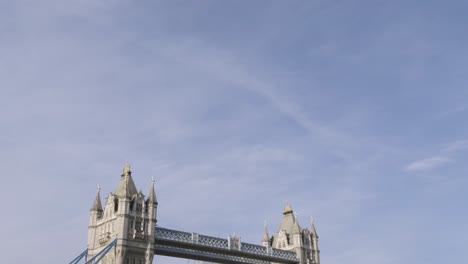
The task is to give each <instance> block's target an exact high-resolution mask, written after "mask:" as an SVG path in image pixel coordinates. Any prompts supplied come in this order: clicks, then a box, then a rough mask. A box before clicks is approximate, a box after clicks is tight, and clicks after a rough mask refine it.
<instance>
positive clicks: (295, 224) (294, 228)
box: [293, 217, 301, 234]
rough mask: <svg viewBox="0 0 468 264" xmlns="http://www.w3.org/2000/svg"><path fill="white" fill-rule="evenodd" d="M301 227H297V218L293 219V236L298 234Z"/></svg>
mask: <svg viewBox="0 0 468 264" xmlns="http://www.w3.org/2000/svg"><path fill="white" fill-rule="evenodd" d="M300 233H301V227H300V226H299V221H297V217H294V226H293V234H300Z"/></svg>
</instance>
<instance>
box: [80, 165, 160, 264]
mask: <svg viewBox="0 0 468 264" xmlns="http://www.w3.org/2000/svg"><path fill="white" fill-rule="evenodd" d="M99 192H100V189H99V188H98V192H97V195H96V198H95V200H94V202H93V206H92V208H91V210H90V211H91V213H90V221H89V226H88V256H87V259H90V258H92V257H93V256H94V255H95V254H97V253H98V252H99V251H100V250H101V249H102V248H103V247H104V246H106V245H107V244H108V243H109V242H110V241H112V240H113V239H114V238H117V244H116V246H115V249H113V250H112V251H111V252H109V253H108V254H107V255H106V256H105V257H104V258H103V259H102V260H101V263H102V264H152V263H153V257H154V234H155V228H156V215H157V206H158V202H157V200H156V194H155V191H154V179H153V180H152V182H151V187H150V190H149V194H148V197H145V195H144V194H143V193H142V192H141V191H137V188H136V186H135V183H134V182H133V179H132V172H131V171H130V165H128V162H127V164H125V167H124V169H123V171H122V175H121V176H120V181H119V184H118V186H117V188H116V189H115V192H113V193H110V194H109V195H108V196H107V198H106V199H105V201H104V203H105V204H104V208H103V207H102V205H101V197H100V193H99Z"/></svg>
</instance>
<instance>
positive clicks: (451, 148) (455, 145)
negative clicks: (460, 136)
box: [442, 139, 468, 153]
mask: <svg viewBox="0 0 468 264" xmlns="http://www.w3.org/2000/svg"><path fill="white" fill-rule="evenodd" d="M466 148H468V140H466V139H464V140H458V141H455V142H452V143H450V144H447V145H446V146H445V147H444V148H443V149H442V152H445V153H453V152H458V151H461V150H464V149H466Z"/></svg>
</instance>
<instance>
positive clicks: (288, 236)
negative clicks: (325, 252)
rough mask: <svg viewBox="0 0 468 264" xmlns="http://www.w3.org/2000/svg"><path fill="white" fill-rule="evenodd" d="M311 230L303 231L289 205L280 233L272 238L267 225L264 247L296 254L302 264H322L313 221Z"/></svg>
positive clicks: (281, 223)
mask: <svg viewBox="0 0 468 264" xmlns="http://www.w3.org/2000/svg"><path fill="white" fill-rule="evenodd" d="M311 222H312V223H311V227H310V230H309V229H307V228H304V229H302V228H301V226H300V225H299V222H298V220H297V217H296V215H294V212H293V210H292V208H291V206H290V205H289V204H288V205H286V207H285V208H284V210H283V218H282V219H281V222H280V225H279V228H278V231H277V232H276V233H275V235H274V236H272V237H271V238H270V237H269V236H268V230H267V227H266V223H265V229H264V231H263V240H262V245H263V246H265V247H268V246H270V247H273V248H278V249H283V250H291V251H294V252H296V255H297V257H298V258H299V260H300V264H320V250H319V247H318V235H317V231H316V230H315V224H314V222H313V221H311Z"/></svg>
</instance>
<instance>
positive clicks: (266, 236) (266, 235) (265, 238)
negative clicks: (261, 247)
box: [262, 221, 270, 243]
mask: <svg viewBox="0 0 468 264" xmlns="http://www.w3.org/2000/svg"><path fill="white" fill-rule="evenodd" d="M269 241H270V237H269V236H268V229H267V224H266V221H265V226H264V228H263V239H262V242H267V243H268V242H269Z"/></svg>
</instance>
